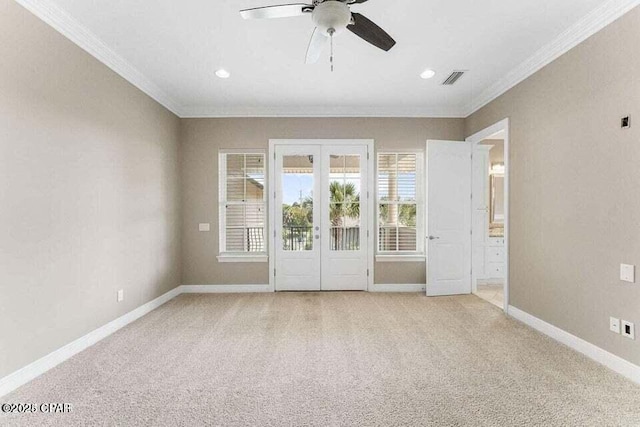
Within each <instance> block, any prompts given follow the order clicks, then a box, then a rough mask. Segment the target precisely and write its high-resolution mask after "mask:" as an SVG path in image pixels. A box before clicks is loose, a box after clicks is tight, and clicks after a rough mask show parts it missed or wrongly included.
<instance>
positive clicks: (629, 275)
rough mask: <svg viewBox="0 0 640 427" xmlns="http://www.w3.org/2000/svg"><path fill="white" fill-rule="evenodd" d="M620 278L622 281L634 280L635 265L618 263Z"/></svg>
mask: <svg viewBox="0 0 640 427" xmlns="http://www.w3.org/2000/svg"><path fill="white" fill-rule="evenodd" d="M620 280H622V281H623V282H629V283H635V282H636V266H635V265H629V264H620Z"/></svg>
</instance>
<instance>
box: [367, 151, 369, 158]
mask: <svg viewBox="0 0 640 427" xmlns="http://www.w3.org/2000/svg"><path fill="white" fill-rule="evenodd" d="M367 160H369V152H368V151H367Z"/></svg>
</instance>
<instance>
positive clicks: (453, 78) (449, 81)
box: [442, 70, 465, 86]
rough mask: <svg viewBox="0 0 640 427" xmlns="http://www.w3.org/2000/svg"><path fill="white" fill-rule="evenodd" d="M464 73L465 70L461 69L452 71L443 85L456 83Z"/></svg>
mask: <svg viewBox="0 0 640 427" xmlns="http://www.w3.org/2000/svg"><path fill="white" fill-rule="evenodd" d="M464 73H465V72H464V71H460V70H457V71H454V72H453V73H451V75H449V77H447V79H446V80H445V81H444V82H442V84H443V86H451V85H454V84H456V82H457V81H458V80H460V77H462V76H464Z"/></svg>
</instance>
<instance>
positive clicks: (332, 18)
mask: <svg viewBox="0 0 640 427" xmlns="http://www.w3.org/2000/svg"><path fill="white" fill-rule="evenodd" d="M367 1H368V0H313V1H312V2H311V4H304V3H295V4H283V5H277V6H265V7H256V8H253V9H245V10H241V11H240V15H241V16H242V17H243V18H244V19H270V18H287V17H293V16H304V15H311V19H312V21H313V24H314V25H315V27H316V28H315V29H314V30H313V34H312V35H311V41H310V42H309V47H308V48H307V57H306V61H305V62H306V63H307V64H313V63H315V62H317V61H318V59H319V58H320V54H321V53H322V51H323V50H324V48H325V46H326V45H327V44H328V43H329V41H331V47H332V52H331V63H332V70H333V36H334V35H336V34H340V33H341V32H343V31H344V30H345V29H347V30H349V31H351V32H352V33H353V34H355V35H356V36H358V37H360V38H361V39H363V40H365V41H367V42H369V43H371V44H372V45H374V46H376V47H378V48H380V49H382V50H384V51H389V50H390V49H391V48H392V47H393V46H395V44H396V42H395V40H394V39H393V38H392V37H391V36H390V35H389V34H387V33H386V32H385V31H384V30H383V29H382V28H380V27H379V26H377V25H376V24H374V23H373V22H371V20H369V19H368V18H367V17H365V16H364V15H362V14H360V13H356V12H351V8H350V6H351V5H352V4H359V3H365V2H367Z"/></svg>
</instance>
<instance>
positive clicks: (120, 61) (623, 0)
mask: <svg viewBox="0 0 640 427" xmlns="http://www.w3.org/2000/svg"><path fill="white" fill-rule="evenodd" d="M15 1H16V2H17V3H18V4H20V5H21V6H23V7H24V8H25V9H27V10H28V11H30V12H31V13H33V14H34V15H36V16H37V17H38V18H40V19H41V20H42V21H44V22H45V23H47V24H48V25H50V26H51V27H53V28H54V29H55V30H56V31H58V32H59V33H61V34H62V35H64V36H65V37H67V38H68V39H69V40H71V41H72V42H73V43H75V44H76V45H78V46H79V47H80V48H82V49H83V50H85V51H86V52H87V53H89V54H90V55H92V56H93V57H95V58H96V59H97V60H99V61H100V62H102V63H103V64H105V65H106V66H107V67H109V68H111V69H112V70H113V71H115V72H116V73H118V74H119V75H120V76H122V77H123V78H124V79H125V80H127V81H128V82H130V83H131V84H133V85H134V86H136V87H137V88H138V89H140V90H141V91H143V92H144V93H146V94H147V95H149V96H150V97H151V98H153V99H154V100H156V101H157V102H159V103H160V104H161V105H163V106H164V107H165V108H167V109H168V110H170V111H171V112H173V113H174V114H176V115H177V116H178V117H181V118H225V117H407V118H411V117H415V118H466V117H468V116H470V115H471V114H473V113H474V112H476V111H478V110H479V109H480V108H482V107H484V106H485V105H487V104H488V103H490V102H491V101H493V100H494V99H496V98H498V97H499V96H500V95H502V94H504V93H505V92H507V91H508V90H509V89H511V88H513V87H514V86H516V85H517V84H519V83H521V82H522V81H523V80H525V79H527V78H528V77H530V76H531V75H533V74H534V73H536V72H537V71H539V70H540V69H542V68H543V67H545V66H546V65H548V64H549V63H551V62H553V61H554V60H555V59H557V58H559V57H560V56H562V55H563V54H565V53H566V52H568V51H569V50H571V49H572V48H574V47H575V46H577V45H578V44H580V43H581V42H583V41H584V40H586V39H587V38H589V37H591V36H592V35H594V34H595V33H597V32H598V31H600V30H602V29H603V28H604V27H606V26H607V25H609V24H611V23H612V22H613V21H615V20H616V19H618V18H620V17H621V16H623V15H624V14H626V13H627V12H629V11H630V10H632V9H633V8H635V7H636V6H638V5H640V0H609V1H608V2H606V3H604V4H603V5H602V6H600V7H598V8H596V9H595V10H593V11H592V12H590V13H589V14H588V15H586V16H585V17H584V18H583V19H581V20H580V21H578V22H577V23H576V24H574V25H573V26H571V27H570V28H568V29H567V30H566V31H564V32H563V33H562V34H560V35H559V36H558V37H556V38H555V39H554V40H553V41H551V42H550V43H549V44H547V45H546V46H544V47H543V48H541V49H540V50H538V51H537V52H536V53H535V54H533V55H532V56H531V57H529V58H528V59H527V60H525V61H524V62H522V63H521V64H520V65H518V66H517V67H516V68H514V69H513V70H511V71H510V72H509V73H507V74H506V75H505V76H504V77H502V78H500V79H499V80H497V81H495V82H494V83H493V84H491V85H490V86H489V87H487V88H486V89H484V90H483V91H482V92H480V94H479V95H478V96H477V97H474V99H473V100H472V101H471V103H469V104H468V105H466V106H464V107H463V108H455V107H444V108H424V107H359V108H352V107H344V106H343V107H338V106H336V107H326V106H325V107H323V106H316V107H313V106H312V107H284V108H283V107H248V108H243V107H228V108H227V107H207V106H203V107H198V106H191V107H182V106H181V105H179V104H178V103H177V102H176V101H175V100H174V99H172V98H171V96H169V94H168V93H167V92H165V91H164V90H163V89H162V88H160V87H159V86H158V85H157V84H155V83H154V82H153V81H151V80H150V79H149V78H147V77H146V76H145V75H143V74H142V73H141V72H140V71H139V70H138V69H136V68H135V67H134V66H133V65H131V64H130V63H129V62H127V61H126V60H125V59H124V58H122V57H121V56H119V55H118V54H117V53H115V52H114V51H113V50H112V49H110V48H109V47H108V46H107V45H106V44H105V43H104V42H102V41H101V40H100V39H99V38H98V37H97V36H95V35H94V34H93V33H92V32H91V31H89V30H88V29H87V28H86V27H84V26H83V25H82V24H80V23H79V22H78V21H76V20H75V19H74V18H73V17H71V16H70V15H69V14H68V13H66V12H65V11H64V10H62V9H61V8H60V7H58V6H57V5H55V4H54V3H53V2H47V1H44V0H15Z"/></svg>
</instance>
